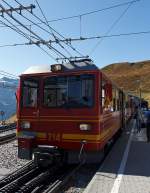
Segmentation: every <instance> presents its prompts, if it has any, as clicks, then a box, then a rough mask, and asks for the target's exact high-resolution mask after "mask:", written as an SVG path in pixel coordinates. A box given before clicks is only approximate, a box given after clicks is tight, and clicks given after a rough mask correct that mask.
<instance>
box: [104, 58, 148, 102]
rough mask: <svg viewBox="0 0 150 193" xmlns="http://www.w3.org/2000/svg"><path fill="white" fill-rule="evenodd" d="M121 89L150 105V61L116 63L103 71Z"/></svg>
mask: <svg viewBox="0 0 150 193" xmlns="http://www.w3.org/2000/svg"><path fill="white" fill-rule="evenodd" d="M102 71H103V72H104V73H105V74H106V75H107V76H108V77H109V78H110V79H111V80H113V81H114V82H115V83H116V84H117V85H118V86H119V87H122V88H123V89H124V90H126V91H130V92H131V93H133V94H134V95H138V96H139V93H140V88H141V93H142V98H144V99H145V100H148V102H149V105H150V60H148V61H142V62H136V63H127V62H124V63H116V64H111V65H108V66H106V67H104V68H103V69H102Z"/></svg>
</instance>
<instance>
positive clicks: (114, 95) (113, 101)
mask: <svg viewBox="0 0 150 193" xmlns="http://www.w3.org/2000/svg"><path fill="white" fill-rule="evenodd" d="M112 98H113V99H112V103H113V104H112V107H113V111H116V88H115V87H113V89H112Z"/></svg>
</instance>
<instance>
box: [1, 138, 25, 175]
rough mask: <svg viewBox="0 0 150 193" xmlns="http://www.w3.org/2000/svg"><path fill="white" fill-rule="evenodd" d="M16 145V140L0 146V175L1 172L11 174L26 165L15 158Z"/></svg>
mask: <svg viewBox="0 0 150 193" xmlns="http://www.w3.org/2000/svg"><path fill="white" fill-rule="evenodd" d="M17 145H18V144H17V140H15V141H12V142H9V143H6V144H4V145H0V175H1V172H2V171H3V170H5V171H8V173H11V172H13V171H15V170H17V169H18V168H20V167H22V166H24V165H25V164H26V163H28V161H27V160H22V159H19V158H18V157H17V154H18V153H17ZM2 175H3V174H2Z"/></svg>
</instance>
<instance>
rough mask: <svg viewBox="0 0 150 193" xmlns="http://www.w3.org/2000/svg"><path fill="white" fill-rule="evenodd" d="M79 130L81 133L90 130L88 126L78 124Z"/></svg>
mask: <svg viewBox="0 0 150 193" xmlns="http://www.w3.org/2000/svg"><path fill="white" fill-rule="evenodd" d="M80 130H81V131H89V130H91V125H90V124H80Z"/></svg>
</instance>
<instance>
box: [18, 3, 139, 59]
mask: <svg viewBox="0 0 150 193" xmlns="http://www.w3.org/2000/svg"><path fill="white" fill-rule="evenodd" d="M138 1H140V0H133V1H128V2H124V3H120V4H116V5H113V6H109V7H106V8H103V9H98V10H94V11H91V12H86V13H82V14H79V15H74V16H71V17H70V16H69V17H66V18H58V19H56V20H51V21H47V22H48V23H49V22H52V21H57V20H63V19H67V18H68V19H69V18H75V17H81V16H86V15H89V14H94V13H97V12H101V11H105V10H109V9H113V8H117V7H121V6H125V5H128V4H131V3H135V2H138ZM15 2H17V3H18V4H19V5H20V6H22V4H20V3H19V1H17V0H15ZM29 12H30V11H29ZM30 13H31V12H30ZM33 15H34V14H33ZM34 16H35V15H34ZM38 19H40V18H39V17H38ZM40 21H41V19H40ZM43 23H44V24H45V22H43V21H41V23H35V25H37V24H43ZM33 25H34V24H33ZM18 26H19V25H18ZM30 26H32V24H30ZM59 35H60V34H59ZM70 46H71V47H72V45H70ZM72 49H73V50H74V51H76V53H78V54H80V55H81V56H83V54H81V52H79V51H78V50H77V49H75V48H73V47H72Z"/></svg>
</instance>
